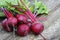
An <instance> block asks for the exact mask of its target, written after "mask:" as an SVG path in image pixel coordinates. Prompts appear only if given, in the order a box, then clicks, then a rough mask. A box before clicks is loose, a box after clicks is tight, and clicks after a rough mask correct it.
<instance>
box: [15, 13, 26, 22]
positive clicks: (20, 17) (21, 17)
mask: <svg viewBox="0 0 60 40" xmlns="http://www.w3.org/2000/svg"><path fill="white" fill-rule="evenodd" d="M16 18H17V20H18V22H27V17H26V16H24V15H23V14H17V16H16Z"/></svg>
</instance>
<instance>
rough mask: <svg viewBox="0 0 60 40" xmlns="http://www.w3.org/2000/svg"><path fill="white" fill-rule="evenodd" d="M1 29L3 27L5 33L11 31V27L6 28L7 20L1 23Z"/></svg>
mask: <svg viewBox="0 0 60 40" xmlns="http://www.w3.org/2000/svg"><path fill="white" fill-rule="evenodd" d="M2 27H3V29H4V30H6V31H7V32H10V31H12V30H13V29H12V27H9V26H8V24H7V19H5V20H3V22H2Z"/></svg>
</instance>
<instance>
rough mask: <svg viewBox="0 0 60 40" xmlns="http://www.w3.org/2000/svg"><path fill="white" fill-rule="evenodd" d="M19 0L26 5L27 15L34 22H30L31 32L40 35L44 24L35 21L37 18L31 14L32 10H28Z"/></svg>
mask: <svg viewBox="0 0 60 40" xmlns="http://www.w3.org/2000/svg"><path fill="white" fill-rule="evenodd" d="M20 2H21V3H22V4H23V5H24V6H25V7H26V9H27V12H26V14H27V16H28V17H30V19H31V20H32V21H33V22H34V23H33V24H32V27H31V30H32V32H33V33H34V34H36V35H38V34H40V35H41V33H42V32H43V30H44V25H43V24H42V23H37V20H36V18H35V16H34V15H33V14H32V12H31V11H30V10H29V8H28V7H27V6H26V5H25V3H24V2H23V1H22V0H20ZM42 37H43V36H42ZM43 38H44V37H43ZM44 40H46V39H45V38H44Z"/></svg>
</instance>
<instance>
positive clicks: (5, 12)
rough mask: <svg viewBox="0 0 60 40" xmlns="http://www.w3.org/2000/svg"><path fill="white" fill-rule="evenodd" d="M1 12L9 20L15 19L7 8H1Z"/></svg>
mask: <svg viewBox="0 0 60 40" xmlns="http://www.w3.org/2000/svg"><path fill="white" fill-rule="evenodd" d="M1 10H2V11H3V12H4V14H5V15H6V17H7V18H10V17H13V15H12V13H11V12H10V11H9V10H7V9H5V8H1Z"/></svg>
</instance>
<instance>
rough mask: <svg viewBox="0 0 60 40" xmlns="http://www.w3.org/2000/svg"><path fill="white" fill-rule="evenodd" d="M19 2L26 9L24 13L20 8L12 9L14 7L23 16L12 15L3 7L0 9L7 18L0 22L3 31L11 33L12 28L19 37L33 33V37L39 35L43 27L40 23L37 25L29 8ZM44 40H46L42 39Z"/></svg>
mask: <svg viewBox="0 0 60 40" xmlns="http://www.w3.org/2000/svg"><path fill="white" fill-rule="evenodd" d="M20 1H21V3H22V5H24V6H25V7H26V11H24V10H23V9H22V8H19V7H18V6H12V7H14V8H15V9H16V10H18V11H21V12H23V14H16V15H13V13H12V12H11V11H10V10H8V9H6V8H4V7H2V8H1V10H2V11H3V12H4V14H5V16H6V17H7V18H6V19H5V20H3V22H2V27H3V29H4V30H5V31H8V32H12V31H13V28H15V29H16V32H17V34H18V35H19V36H26V35H28V34H29V33H30V32H32V33H34V34H35V35H38V34H40V35H41V33H42V32H43V30H44V25H43V24H42V23H39V22H38V21H37V19H36V17H35V16H34V14H33V13H32V12H31V11H30V10H29V8H28V7H27V6H26V5H25V4H24V2H23V1H22V0H20ZM41 36H42V35H41ZM42 37H43V36H42ZM43 38H44V37H43ZM44 40H46V39H45V38H44Z"/></svg>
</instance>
